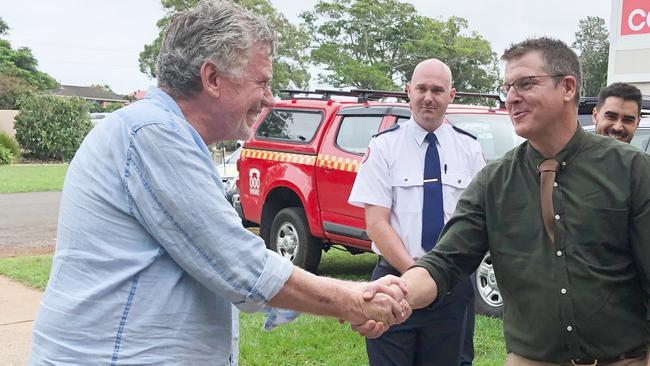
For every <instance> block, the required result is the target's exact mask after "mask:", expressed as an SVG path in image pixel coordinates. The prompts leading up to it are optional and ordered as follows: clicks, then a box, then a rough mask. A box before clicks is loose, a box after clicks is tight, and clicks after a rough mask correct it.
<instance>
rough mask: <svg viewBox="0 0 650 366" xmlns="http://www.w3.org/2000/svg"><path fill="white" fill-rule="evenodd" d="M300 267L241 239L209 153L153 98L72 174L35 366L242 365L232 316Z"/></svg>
mask: <svg viewBox="0 0 650 366" xmlns="http://www.w3.org/2000/svg"><path fill="white" fill-rule="evenodd" d="M292 269H293V266H292V265H291V263H290V262H289V261H288V260H286V259H284V258H281V257H280V256H279V255H278V254H276V253H274V252H272V251H269V250H267V249H266V248H265V245H264V242H263V241H262V239H260V238H259V237H258V236H256V235H254V234H252V233H251V232H250V231H248V230H246V229H244V228H243V227H242V225H241V220H240V219H239V217H238V216H237V213H236V212H235V211H234V209H233V208H232V207H231V206H230V204H229V203H228V201H227V200H226V198H225V193H224V187H223V186H222V184H221V180H220V178H219V176H218V173H217V171H216V169H215V167H214V163H213V161H212V159H211V156H210V152H209V150H208V148H207V146H206V145H205V143H204V142H203V140H202V139H201V137H200V136H199V134H198V133H197V132H196V130H194V128H193V127H192V126H191V125H190V124H189V123H188V122H187V121H186V120H185V119H184V117H183V114H182V112H181V110H180V109H179V107H178V105H177V104H176V103H175V102H174V100H173V99H172V98H171V97H170V96H169V95H167V94H166V93H164V92H163V91H162V90H160V89H158V88H152V89H150V90H149V92H148V96H147V98H146V99H144V100H141V101H138V102H136V103H134V104H132V105H130V106H128V107H126V108H123V109H120V110H118V111H116V112H114V113H112V114H111V115H109V116H108V117H107V118H105V119H104V120H103V121H102V122H101V123H100V124H99V125H97V126H96V127H95V128H94V129H93V130H92V131H91V132H90V134H89V135H88V136H87V137H86V139H85V140H84V142H83V143H82V145H81V147H80V148H79V150H78V151H77V154H76V156H75V157H74V159H73V160H72V162H71V163H70V167H69V169H68V174H67V176H66V178H65V183H64V187H63V194H62V197H61V208H60V212H59V222H58V234H57V242H56V253H55V255H54V259H53V263H52V271H51V273H50V279H49V283H48V286H47V290H46V291H45V294H44V297H43V300H42V303H41V307H40V309H39V313H38V316H37V319H36V320H35V322H34V326H33V336H32V354H31V359H30V365H43V364H48V365H50V364H52V365H123V364H124V365H126V364H129V365H134V364H137V365H145V364H146V365H168V364H173V365H235V364H237V342H236V338H237V335H238V326H237V309H234V308H233V306H232V305H233V304H234V305H235V306H237V307H238V308H239V309H241V310H243V311H247V312H252V311H259V310H261V309H262V308H263V307H264V306H265V305H266V304H267V301H268V300H269V299H270V298H272V297H273V296H275V295H276V294H277V293H278V292H279V291H280V289H281V288H282V286H283V285H284V283H285V282H286V281H287V279H288V278H289V275H290V274H291V271H292Z"/></svg>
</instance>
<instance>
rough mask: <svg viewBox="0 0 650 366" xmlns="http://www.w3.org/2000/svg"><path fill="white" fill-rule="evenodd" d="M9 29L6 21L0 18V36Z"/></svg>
mask: <svg viewBox="0 0 650 366" xmlns="http://www.w3.org/2000/svg"><path fill="white" fill-rule="evenodd" d="M8 31H9V26H8V25H7V23H6V22H5V21H4V20H2V18H0V36H4V35H6V34H7V32H8Z"/></svg>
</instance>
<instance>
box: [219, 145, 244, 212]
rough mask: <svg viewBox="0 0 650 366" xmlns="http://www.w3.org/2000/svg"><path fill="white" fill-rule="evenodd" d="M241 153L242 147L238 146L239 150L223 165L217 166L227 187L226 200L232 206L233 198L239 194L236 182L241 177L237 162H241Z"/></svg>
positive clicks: (226, 159) (226, 158) (228, 157)
mask: <svg viewBox="0 0 650 366" xmlns="http://www.w3.org/2000/svg"><path fill="white" fill-rule="evenodd" d="M241 151H242V147H241V145H239V144H238V147H237V149H236V150H235V151H233V152H232V154H230V155H228V156H226V157H225V158H224V159H223V161H222V162H221V163H219V164H217V172H219V176H220V177H221V182H222V183H223V185H224V187H225V190H226V198H228V202H230V203H231V204H232V203H233V200H232V199H233V196H234V195H235V194H236V193H237V192H238V190H237V186H236V184H235V182H236V180H237V178H238V177H239V172H238V171H237V160H239V156H240V155H241Z"/></svg>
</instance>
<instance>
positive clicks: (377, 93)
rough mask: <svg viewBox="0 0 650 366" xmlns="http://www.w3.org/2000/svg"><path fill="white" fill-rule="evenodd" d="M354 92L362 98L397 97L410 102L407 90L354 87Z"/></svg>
mask: <svg viewBox="0 0 650 366" xmlns="http://www.w3.org/2000/svg"><path fill="white" fill-rule="evenodd" d="M351 91H352V92H353V93H357V96H358V97H359V99H361V100H365V101H367V100H378V99H381V98H397V99H403V100H405V101H407V102H408V100H409V98H408V96H407V95H406V93H405V92H398V91H384V90H372V89H353V90H351Z"/></svg>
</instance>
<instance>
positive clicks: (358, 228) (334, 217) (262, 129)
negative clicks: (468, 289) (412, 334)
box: [233, 90, 523, 315]
mask: <svg viewBox="0 0 650 366" xmlns="http://www.w3.org/2000/svg"><path fill="white" fill-rule="evenodd" d="M287 92H288V93H289V94H290V96H289V98H288V99H284V100H281V101H279V102H278V103H277V104H276V105H275V106H274V107H273V108H266V109H265V110H264V111H263V112H262V113H261V114H260V116H259V118H258V120H257V121H256V122H255V124H254V125H253V131H254V132H253V136H252V138H251V139H249V140H248V141H246V142H245V144H244V149H243V150H242V153H241V158H240V159H239V162H238V170H239V174H240V179H239V181H238V188H239V194H235V196H234V197H233V204H234V206H235V208H236V209H237V210H238V212H239V213H240V215H241V216H242V219H243V220H244V221H245V222H251V223H254V224H257V225H259V226H260V235H261V237H262V238H263V239H264V240H265V242H266V243H267V245H268V247H269V248H270V249H272V250H275V251H277V252H278V253H280V254H281V255H283V256H285V257H286V258H288V259H289V260H291V261H293V262H294V263H295V264H296V265H298V266H301V267H303V268H305V269H307V270H309V271H315V270H316V268H317V267H318V264H319V262H320V257H321V252H322V250H328V249H329V248H330V247H331V246H332V245H338V246H342V247H343V248H345V249H347V250H348V251H350V252H351V253H361V252H366V251H370V244H371V243H370V241H369V239H368V236H367V234H366V231H365V219H364V211H363V209H361V208H358V207H354V206H352V205H349V204H348V203H347V200H348V196H349V194H350V190H351V189H352V184H353V183H354V179H355V177H356V173H357V170H358V168H359V166H360V164H361V160H362V158H363V155H364V153H365V152H366V149H367V146H368V142H369V141H370V139H371V138H372V135H374V134H376V133H377V132H379V131H381V130H383V129H385V128H387V127H389V126H391V125H393V124H394V123H402V122H405V121H407V120H408V119H409V118H410V116H411V112H410V110H409V108H408V105H407V104H406V103H404V102H397V101H395V102H380V101H377V100H376V99H378V98H391V97H392V98H406V95H405V94H404V93H393V92H379V91H364V90H355V91H351V92H340V91H327V90H316V91H312V92H303V91H287ZM341 97H343V98H345V97H347V99H348V100H347V101H345V100H337V98H339V99H340V98H341ZM459 97H465V98H470V97H483V98H485V97H486V95H472V94H469V93H465V94H463V93H459ZM488 97H490V98H498V97H496V96H493V95H490V96H488ZM445 123H452V124H454V125H456V126H458V127H460V128H462V129H464V130H466V131H468V132H470V133H473V134H475V135H476V136H477V137H478V140H479V142H480V143H481V145H482V148H483V151H484V155H485V157H486V159H487V160H493V159H496V158H498V157H500V156H501V155H503V154H504V153H505V152H506V151H508V150H510V149H511V148H513V147H514V146H516V145H517V144H519V143H520V142H522V141H523V139H521V138H519V137H518V136H517V135H515V134H514V130H513V127H512V124H511V123H510V119H509V117H508V115H507V113H506V112H505V110H504V109H503V107H501V108H498V107H484V106H474V105H460V104H453V105H450V106H449V108H448V110H447V115H446V121H445ZM475 283H476V293H477V300H478V301H476V304H477V305H476V308H477V311H479V312H481V313H484V314H489V315H500V314H501V311H502V299H501V295H500V293H499V291H498V286H497V283H496V277H495V276H494V271H493V269H492V262H491V260H490V256H489V254H488V255H487V256H486V257H485V259H484V260H483V262H482V263H481V265H480V267H479V269H478V270H477V272H476V275H475Z"/></svg>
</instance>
